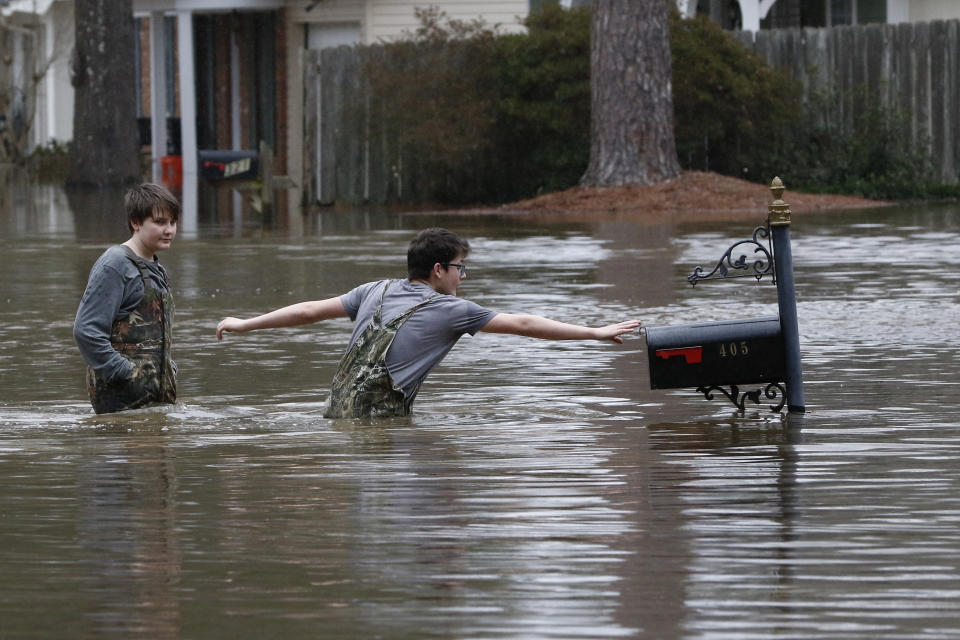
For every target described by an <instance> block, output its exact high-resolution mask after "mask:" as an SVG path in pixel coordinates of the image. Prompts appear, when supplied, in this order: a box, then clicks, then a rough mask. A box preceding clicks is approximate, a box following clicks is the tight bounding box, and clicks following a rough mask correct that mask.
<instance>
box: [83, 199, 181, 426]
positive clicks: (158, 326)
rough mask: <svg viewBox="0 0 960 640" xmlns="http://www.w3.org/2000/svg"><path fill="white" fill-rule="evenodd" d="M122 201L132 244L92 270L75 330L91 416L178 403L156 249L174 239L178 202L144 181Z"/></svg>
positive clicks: (164, 284) (169, 310)
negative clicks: (91, 408)
mask: <svg viewBox="0 0 960 640" xmlns="http://www.w3.org/2000/svg"><path fill="white" fill-rule="evenodd" d="M124 204H125V207H126V212H127V226H128V228H129V229H130V232H131V236H130V239H129V240H127V241H126V242H124V243H123V244H120V245H115V246H112V247H110V248H109V249H107V250H106V251H104V252H103V254H102V255H101V256H100V258H99V259H98V260H97V261H96V263H95V264H94V265H93V268H92V269H91V270H90V277H89V279H88V281H87V288H86V290H85V291H84V293H83V297H82V298H81V300H80V306H79V308H78V309H77V317H76V319H75V321H74V325H73V335H74V339H75V340H76V342H77V346H78V347H79V348H80V354H81V355H82V356H83V359H84V361H85V362H86V363H87V367H88V369H87V392H88V394H89V396H90V402H91V404H92V405H93V408H94V410H95V411H96V412H97V413H108V412H113V411H122V410H124V409H135V408H139V407H143V406H147V405H149V404H153V403H158V402H159V403H172V402H174V401H175V400H176V365H175V364H174V362H173V360H172V358H171V349H172V339H171V338H172V336H171V325H172V323H173V297H172V296H171V294H170V285H169V282H168V279H167V273H166V271H165V270H164V268H163V267H162V266H161V265H160V263H159V262H158V261H157V256H156V252H157V251H163V250H166V249H168V248H169V247H170V244H171V242H172V241H173V238H174V237H175V236H176V233H177V222H178V221H179V218H180V204H179V202H177V199H176V198H175V197H174V196H173V195H172V194H171V193H170V192H169V191H168V190H167V189H165V188H164V187H162V186H159V185H155V184H149V183H148V184H142V185H140V186H138V187H134V188H133V189H131V190H130V191H128V192H127V194H126V196H125V198H124Z"/></svg>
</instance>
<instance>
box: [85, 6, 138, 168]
mask: <svg viewBox="0 0 960 640" xmlns="http://www.w3.org/2000/svg"><path fill="white" fill-rule="evenodd" d="M74 16H75V21H76V49H75V51H74V56H73V61H72V69H71V71H72V74H73V85H74V87H75V89H76V91H75V97H74V111H73V147H72V154H71V156H72V157H71V160H72V162H71V170H70V177H69V179H68V184H69V185H70V186H74V187H103V186H111V185H113V186H116V185H124V184H129V183H134V182H139V181H140V178H141V175H140V149H139V140H138V133H137V108H136V95H137V94H136V87H135V85H134V83H135V82H136V81H137V78H136V77H135V68H136V67H135V62H136V59H135V53H134V41H133V38H134V26H133V5H132V3H131V0H76V4H75V13H74Z"/></svg>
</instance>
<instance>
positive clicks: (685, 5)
mask: <svg viewBox="0 0 960 640" xmlns="http://www.w3.org/2000/svg"><path fill="white" fill-rule="evenodd" d="M677 5H678V7H679V9H680V11H681V13H683V15H685V16H687V17H691V16H694V15H696V14H703V15H706V16H708V17H709V18H710V19H711V20H713V21H715V22H717V23H719V24H720V25H721V26H722V27H723V28H724V29H743V30H745V31H759V30H760V29H784V28H791V27H835V26H842V25H854V24H869V23H874V22H881V23H889V24H895V23H899V22H929V21H931V20H950V19H957V18H960V2H958V1H957V0H678V1H677Z"/></svg>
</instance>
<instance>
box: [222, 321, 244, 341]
mask: <svg viewBox="0 0 960 640" xmlns="http://www.w3.org/2000/svg"><path fill="white" fill-rule="evenodd" d="M225 331H227V332H231V333H244V329H243V320H241V319H240V318H224V319H223V320H221V321H220V323H219V324H217V340H223V333H224V332H225Z"/></svg>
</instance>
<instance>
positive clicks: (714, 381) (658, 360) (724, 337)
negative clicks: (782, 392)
mask: <svg viewBox="0 0 960 640" xmlns="http://www.w3.org/2000/svg"><path fill="white" fill-rule="evenodd" d="M647 359H648V363H649V365H650V388H651V389H682V388H696V387H700V386H711V385H717V386H724V385H732V384H747V383H768V382H782V381H783V380H784V379H785V376H786V358H785V355H784V344H783V336H782V334H781V331H780V319H779V318H778V317H777V316H768V317H762V318H749V319H746V320H723V321H720V322H701V323H696V324H685V325H675V326H669V327H650V328H648V329H647Z"/></svg>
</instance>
